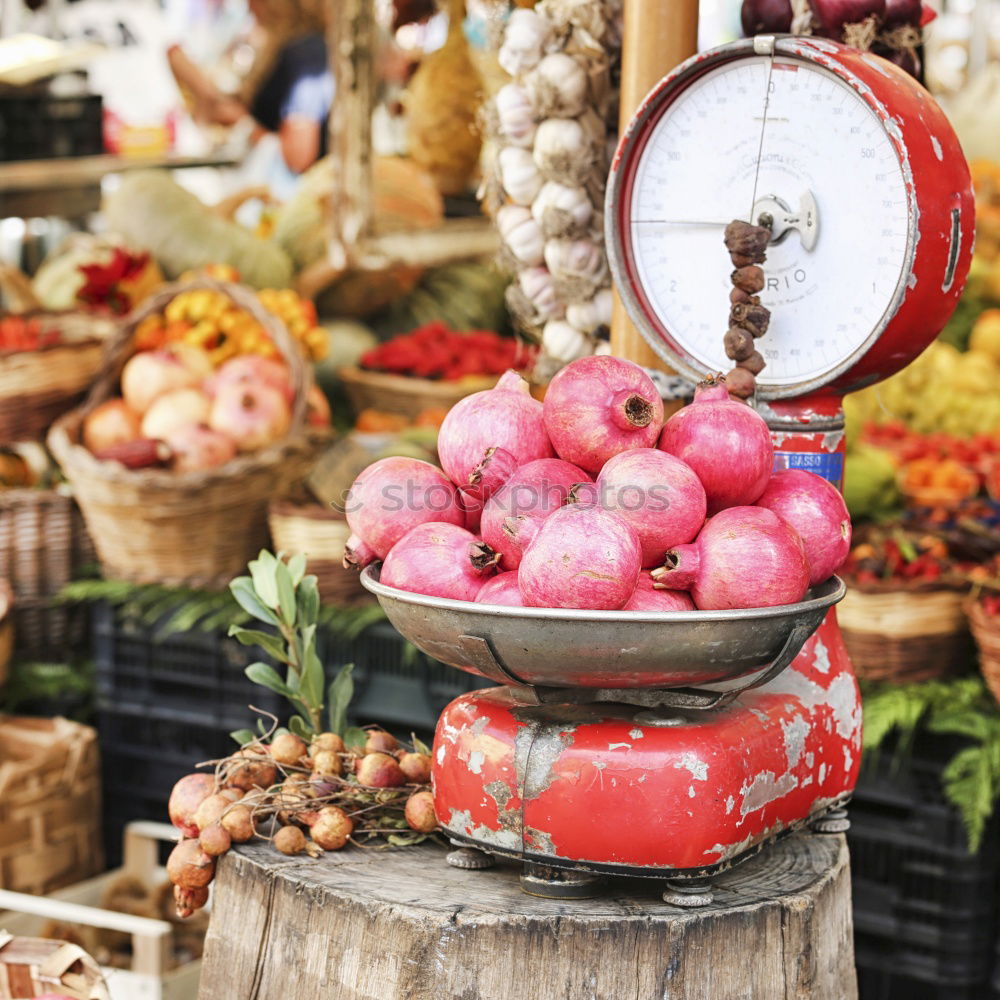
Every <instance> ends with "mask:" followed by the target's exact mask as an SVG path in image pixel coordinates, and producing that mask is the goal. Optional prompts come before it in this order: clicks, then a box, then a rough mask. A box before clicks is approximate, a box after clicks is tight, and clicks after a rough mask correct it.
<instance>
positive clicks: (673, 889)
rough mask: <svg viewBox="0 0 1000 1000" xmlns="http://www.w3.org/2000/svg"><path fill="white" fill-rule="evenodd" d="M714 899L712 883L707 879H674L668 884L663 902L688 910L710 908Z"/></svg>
mask: <svg viewBox="0 0 1000 1000" xmlns="http://www.w3.org/2000/svg"><path fill="white" fill-rule="evenodd" d="M713 899H714V894H713V893H712V882H711V880H710V879H707V878H674V879H670V880H669V881H668V882H667V888H666V889H665V890H664V893H663V902H664V903H669V904H670V905H671V906H681V907H683V908H684V909H686V910H690V909H695V908H697V907H699V906H708V905H710V904H711V902H712V900H713Z"/></svg>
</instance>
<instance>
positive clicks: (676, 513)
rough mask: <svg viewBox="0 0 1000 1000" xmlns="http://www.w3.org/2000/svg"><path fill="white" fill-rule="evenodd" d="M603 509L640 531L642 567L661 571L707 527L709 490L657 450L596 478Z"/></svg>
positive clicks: (624, 460)
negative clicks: (675, 551) (671, 553)
mask: <svg viewBox="0 0 1000 1000" xmlns="http://www.w3.org/2000/svg"><path fill="white" fill-rule="evenodd" d="M597 490H598V496H599V497H600V504H601V506H602V507H604V508H605V509H606V510H613V511H614V512H615V513H616V514H618V516H619V517H621V518H622V519H624V520H625V521H628V523H629V524H631V525H632V527H633V528H635V532H636V534H637V535H638V536H639V542H640V544H641V545H642V565H643V566H659V565H661V564H662V563H663V557H664V555H666V552H667V550H668V549H672V548H673V547H674V546H675V545H684V544H686V543H687V542H690V541H691V540H692V539H693V538H694V537H695V536H696V535H697V534H698V532H699V531H701V526H702V525H703V524H704V523H705V488H704V487H703V486H702V485H701V482H700V480H699V479H698V477H697V476H696V475H695V474H694V472H693V471H692V469H691V467H690V466H689V465H686V464H685V463H684V462H682V461H681V460H680V459H679V458H675V457H674V456H673V455H668V454H667V453H666V452H663V451H657V450H656V449H655V448H640V449H638V450H636V451H626V452H623V453H622V454H620V455H616V456H615V457H614V458H612V459H610V460H609V461H608V462H607V463H606V464H605V466H604V468H603V469H601V473H600V475H599V476H598V477H597Z"/></svg>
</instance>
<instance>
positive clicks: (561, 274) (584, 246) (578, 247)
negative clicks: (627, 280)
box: [539, 229, 605, 282]
mask: <svg viewBox="0 0 1000 1000" xmlns="http://www.w3.org/2000/svg"><path fill="white" fill-rule="evenodd" d="M539 232H541V230H540V229H539ZM544 256H545V266H546V267H547V268H548V269H549V271H550V272H551V273H552V275H553V277H555V278H556V279H564V280H567V281H571V280H574V279H579V280H585V281H595V282H596V281H598V279H600V278H601V277H602V276H603V274H604V269H605V260H604V253H603V251H602V250H601V248H600V247H599V246H598V245H597V244H596V243H594V241H593V240H586V239H584V240H564V239H555V240H547V241H546V243H545V251H544Z"/></svg>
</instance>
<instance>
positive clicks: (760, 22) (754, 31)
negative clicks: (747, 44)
mask: <svg viewBox="0 0 1000 1000" xmlns="http://www.w3.org/2000/svg"><path fill="white" fill-rule="evenodd" d="M740 21H741V22H742V24H743V34H744V35H746V36H747V38H750V37H752V36H753V35H771V34H777V35H784V34H787V33H788V32H789V31H791V30H792V5H791V2H790V0H743V6H742V7H741V8H740Z"/></svg>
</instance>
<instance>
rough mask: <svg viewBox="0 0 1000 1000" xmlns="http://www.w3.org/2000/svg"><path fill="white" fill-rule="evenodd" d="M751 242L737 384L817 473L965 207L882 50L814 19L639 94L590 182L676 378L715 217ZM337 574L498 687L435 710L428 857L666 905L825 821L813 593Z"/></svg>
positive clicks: (687, 357)
mask: <svg viewBox="0 0 1000 1000" xmlns="http://www.w3.org/2000/svg"><path fill="white" fill-rule="evenodd" d="M734 218H743V219H749V220H752V221H754V222H762V223H763V224H766V225H768V226H769V228H771V231H772V239H771V243H770V245H769V247H768V251H767V262H766V264H765V265H764V267H765V273H766V276H767V287H766V289H765V290H764V292H763V293H762V301H763V303H764V304H765V305H766V306H767V307H768V308H769V309H770V310H771V313H772V318H771V324H770V329H769V330H768V332H767V334H766V335H765V337H764V338H763V339H762V340H761V341H760V342H759V345H758V346H759V348H760V350H761V352H762V353H763V355H764V357H765V359H766V361H767V367H766V368H765V369H764V371H763V373H762V374H761V376H760V377H759V378H758V391H757V395H756V398H755V400H754V403H755V405H756V406H757V408H758V410H759V411H760V412H761V414H762V415H763V416H764V417H765V418H766V419H767V421H768V424H769V426H770V427H771V430H772V434H773V438H774V443H775V449H776V466H777V467H780V468H785V467H794V468H805V469H809V470H811V471H813V472H816V473H818V474H820V475H823V476H825V477H826V478H828V479H829V480H831V481H832V482H834V483H836V484H837V485H838V486H839V485H840V484H841V482H842V477H843V460H844V423H843V409H842V406H841V403H842V399H843V396H844V394H845V393H847V392H850V391H852V390H854V389H858V388H861V387H863V386H866V385H870V384H871V383H873V382H877V381H879V380H880V379H884V378H886V377H888V376H889V375H891V374H893V373H894V372H896V371H897V370H899V369H900V368H902V367H904V366H905V365H906V364H908V363H909V362H910V361H911V360H913V358H915V357H916V356H917V355H918V354H919V353H920V352H921V351H922V350H923V349H924V348H925V347H926V346H927V345H928V344H929V343H930V342H931V341H932V340H933V339H934V337H935V336H936V335H937V333H938V332H939V331H940V329H941V328H942V326H943V325H944V324H945V322H946V321H947V319H948V317H949V316H950V315H951V313H952V311H953V309H954V307H955V304H956V302H957V300H958V297H959V294H960V293H961V290H962V287H963V285H964V282H965V278H966V274H967V272H968V268H969V262H970V259H971V255H972V245H973V223H974V208H973V196H972V190H971V183H970V178H969V172H968V168H967V166H966V163H965V159H964V157H963V155H962V151H961V149H960V147H959V144H958V140H957V139H956V137H955V135H954V132H953V131H952V129H951V127H950V125H949V124H948V122H947V120H946V119H945V117H944V115H943V113H942V112H941V110H940V109H939V107H938V106H937V104H935V102H934V101H933V99H932V98H931V97H930V95H928V94H927V92H926V91H925V90H924V89H923V88H922V87H920V85H919V84H918V83H916V82H915V81H914V80H913V79H912V78H911V77H910V76H908V75H907V74H905V73H904V72H902V71H900V70H898V69H897V68H896V67H895V66H893V65H891V64H890V63H888V62H886V61H884V60H882V59H880V58H878V57H876V56H873V55H871V54H868V53H861V52H858V51H855V50H852V49H848V48H846V47H845V46H842V45H839V44H837V43H834V42H830V41H826V40H823V39H817V38H796V37H770V36H764V37H757V38H754V39H748V40H744V41H740V42H735V43H733V44H730V45H725V46H722V47H720V48H717V49H713V50H711V51H708V52H705V53H702V54H699V55H698V56H696V57H694V58H692V59H690V60H688V61H687V62H685V63H684V64H682V65H681V66H680V67H678V68H677V69H676V70H675V71H674V72H672V73H671V74H670V75H668V76H667V77H665V78H664V79H663V80H662V81H661V82H660V83H659V84H658V85H657V86H656V87H655V88H654V89H653V90H652V92H651V93H650V94H649V95H648V96H647V97H646V99H645V101H644V102H643V104H642V106H641V107H640V109H639V111H638V112H637V113H636V115H635V117H634V118H633V120H632V122H631V123H630V125H629V128H628V129H627V131H626V132H625V134H624V136H623V138H622V140H621V143H620V145H619V147H618V151H617V154H616V156H615V160H614V164H613V166H612V169H611V175H610V178H609V185H608V196H607V206H606V233H607V244H608V254H609V258H610V261H611V265H612V271H613V274H614V277H615V281H616V286H617V289H618V292H619V293H620V295H621V297H622V300H623V302H624V304H625V306H626V309H627V310H628V313H629V315H630V317H631V319H632V321H633V322H634V323H635V324H636V326H637V327H638V329H639V330H640V331H641V332H642V334H643V335H644V336H645V338H646V339H647V341H648V342H649V343H650V345H651V346H652V347H653V349H654V350H655V351H656V352H657V354H659V356H660V357H662V358H663V360H664V361H665V362H667V364H668V365H670V366H671V367H672V368H673V369H674V370H676V371H677V372H679V373H681V374H682V375H683V376H685V377H687V378H688V379H690V380H691V381H697V380H699V379H701V378H703V377H704V375H705V374H706V373H708V372H715V371H724V370H726V369H727V368H729V367H731V362H729V361H728V360H727V359H726V357H725V355H724V352H723V348H722V334H723V333H724V327H725V322H724V321H725V316H726V308H727V305H726V302H727V296H728V291H729V287H730V286H729V270H730V269H731V265H730V263H729V260H728V255H727V254H726V252H725V248H724V247H723V243H722V230H723V227H724V226H725V224H726V223H727V222H728V221H729V220H731V219H734ZM364 580H365V584H366V586H368V587H369V589H370V590H372V591H373V592H374V593H376V594H377V595H378V597H379V600H380V601H381V603H382V605H383V607H384V608H385V610H386V612H387V614H388V616H389V618H390V620H391V621H392V622H393V624H394V625H396V627H397V628H398V629H399V630H400V631H401V632H402V633H403V634H404V635H405V636H407V637H408V638H409V639H411V640H412V641H413V642H414V643H415V644H416V645H417V646H419V647H420V648H421V649H423V650H424V651H425V652H427V653H428V654H430V655H431V656H433V657H435V658H437V659H439V660H441V661H443V662H445V663H449V664H451V665H453V666H455V667H458V668H459V669H462V670H467V671H470V672H472V673H478V674H481V675H482V676H484V677H487V678H491V679H493V680H496V681H497V682H498V683H499V684H500V685H501V686H499V687H497V688H490V689H485V690H480V691H475V692H473V693H470V694H466V695H463V696H461V697H459V698H457V699H455V700H454V701H453V702H452V703H451V704H450V705H448V707H447V708H446V709H445V710H444V712H443V714H442V716H441V719H440V722H439V724H438V727H437V733H436V736H435V741H434V750H433V753H434V772H433V781H434V799H435V806H436V809H437V813H438V817H439V819H440V821H441V824H442V826H443V828H444V830H445V831H446V832H447V834H448V835H449V836H450V837H451V838H452V840H453V842H454V843H455V844H456V847H457V848H458V849H457V850H455V851H453V852H452V853H451V854H450V855H449V861H450V862H451V863H453V864H456V865H458V866H466V867H486V866H488V865H489V864H491V863H492V860H493V858H494V857H496V856H499V857H506V858H515V859H519V860H520V861H522V862H523V863H524V868H523V874H522V885H523V886H524V887H525V889H526V890H527V891H529V892H533V893H538V894H542V895H550V896H563V897H572V896H586V895H592V894H593V893H594V892H595V891H598V890H597V888H596V887H597V884H598V883H599V882H600V881H602V880H603V878H604V877H606V876H609V875H627V876H637V875H638V876H644V877H652V878H658V879H663V880H665V882H666V883H667V884H666V891H665V893H664V898H665V899H667V900H668V901H669V902H673V903H675V904H677V905H688V906H695V905H703V904H705V903H707V902H708V901H709V900H710V899H711V888H710V883H709V882H708V881H707V879H708V878H710V876H711V875H712V874H713V873H716V872H719V871H721V870H724V869H725V868H727V867H729V866H731V865H732V864H734V863H736V862H738V861H740V860H743V859H744V858H747V857H749V856H751V855H752V854H754V853H755V852H757V851H758V850H760V849H761V848H762V847H764V846H765V845H766V844H767V843H769V842H771V841H773V840H774V839H775V838H777V837H778V836H780V835H782V834H784V833H786V832H788V831H791V830H794V829H798V828H802V827H804V826H811V827H812V828H813V829H814V830H817V831H818V832H838V831H841V830H843V829H845V828H846V819H845V818H844V816H845V814H844V811H843V809H842V806H843V805H844V804H845V803H846V802H847V800H848V799H849V797H850V795H851V792H852V790H853V788H854V784H855V781H856V777H857V772H858V766H859V762H860V750H861V702H860V698H859V694H858V687H857V683H856V681H855V678H854V674H853V672H852V669H851V664H850V660H849V658H848V654H847V651H846V649H845V647H844V642H843V639H842V638H841V635H840V631H839V629H838V626H837V621H836V616H835V613H834V612H833V610H832V608H833V605H834V604H835V603H836V602H837V601H838V600H839V599H840V598H841V597H842V596H843V585H842V583H841V582H840V581H839V580H837V579H836V578H834V579H831V580H830V581H827V582H826V583H825V584H822V585H820V586H819V587H816V588H813V589H812V590H811V591H810V592H809V594H808V595H807V597H806V599H805V600H804V601H803V602H802V603H800V604H797V605H790V606H785V607H782V608H769V609H756V610H748V611H736V612H683V613H674V614H670V615H667V614H662V613H631V614H629V615H623V614H622V613H620V612H589V611H552V610H546V609H528V608H526V609H514V608H491V607H488V606H485V605H473V604H466V603H463V602H456V601H447V600H441V599H438V598H431V597H424V596H421V595H417V594H409V593H405V592H402V591H399V590H393V589H392V588H388V587H385V586H383V585H382V584H380V583H379V582H378V574H377V570H375V569H374V568H373V567H369V569H368V570H366V572H365V577H364Z"/></svg>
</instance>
